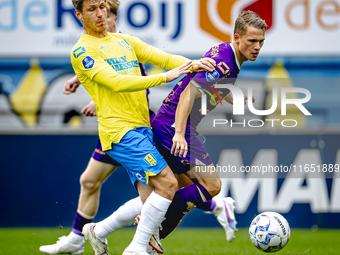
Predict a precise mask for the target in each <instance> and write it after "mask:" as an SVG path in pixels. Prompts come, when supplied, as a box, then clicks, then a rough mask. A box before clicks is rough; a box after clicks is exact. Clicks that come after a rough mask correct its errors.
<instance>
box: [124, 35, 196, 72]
mask: <svg viewBox="0 0 340 255" xmlns="http://www.w3.org/2000/svg"><path fill="white" fill-rule="evenodd" d="M126 39H127V40H128V41H129V43H130V44H131V45H132V47H133V49H134V51H135V53H136V55H137V58H138V61H139V62H140V63H143V64H145V63H149V64H153V65H157V66H160V67H162V68H164V69H167V70H172V69H174V68H176V67H179V66H181V65H183V64H185V63H186V62H188V61H190V59H187V58H185V57H182V56H179V55H173V54H168V53H165V52H164V51H161V50H159V49H157V48H155V47H153V46H151V45H148V44H146V43H145V42H143V41H142V40H140V39H139V38H137V37H134V36H130V35H126ZM190 70H191V71H192V67H191V68H190Z"/></svg>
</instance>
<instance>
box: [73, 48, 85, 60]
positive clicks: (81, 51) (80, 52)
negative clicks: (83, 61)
mask: <svg viewBox="0 0 340 255" xmlns="http://www.w3.org/2000/svg"><path fill="white" fill-rule="evenodd" d="M85 52H86V50H85V48H84V47H83V46H80V47H78V48H77V49H75V50H74V51H73V56H74V57H75V58H79V57H80V56H81V55H83V54H84V53H85Z"/></svg>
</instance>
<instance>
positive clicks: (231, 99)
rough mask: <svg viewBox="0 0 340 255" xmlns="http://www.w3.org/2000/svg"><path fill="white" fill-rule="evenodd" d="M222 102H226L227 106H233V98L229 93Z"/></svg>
mask: <svg viewBox="0 0 340 255" xmlns="http://www.w3.org/2000/svg"><path fill="white" fill-rule="evenodd" d="M224 100H225V101H227V102H228V103H229V104H234V98H233V96H232V95H231V93H230V92H229V94H228V95H226V96H225V98H224Z"/></svg>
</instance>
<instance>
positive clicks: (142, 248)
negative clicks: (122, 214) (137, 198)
mask: <svg viewBox="0 0 340 255" xmlns="http://www.w3.org/2000/svg"><path fill="white" fill-rule="evenodd" d="M170 203H171V200H169V199H166V198H164V197H162V196H160V195H158V194H157V193H155V192H152V193H151V194H150V196H149V197H148V199H147V200H146V201H145V203H144V206H143V208H142V216H141V219H140V222H139V224H138V227H137V230H136V234H135V236H134V237H133V240H132V242H131V244H130V245H129V250H131V251H137V252H146V248H147V245H148V244H149V241H150V238H151V236H152V234H153V233H154V232H155V230H156V229H157V227H158V226H159V225H160V224H161V222H162V220H163V219H164V215H165V213H166V211H167V210H168V207H169V205H170Z"/></svg>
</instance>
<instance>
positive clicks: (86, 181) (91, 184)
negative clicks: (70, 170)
mask: <svg viewBox="0 0 340 255" xmlns="http://www.w3.org/2000/svg"><path fill="white" fill-rule="evenodd" d="M80 185H81V187H82V189H85V190H87V191H88V192H91V193H92V192H96V191H97V190H99V188H100V186H101V183H100V182H98V181H95V180H92V179H91V178H88V177H87V176H86V175H84V174H82V175H81V176H80Z"/></svg>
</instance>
